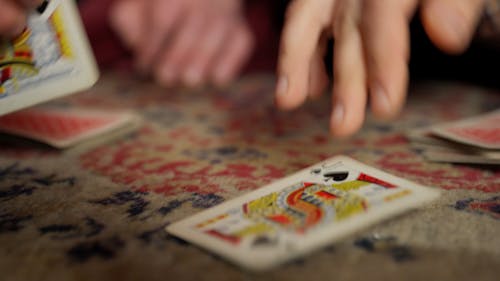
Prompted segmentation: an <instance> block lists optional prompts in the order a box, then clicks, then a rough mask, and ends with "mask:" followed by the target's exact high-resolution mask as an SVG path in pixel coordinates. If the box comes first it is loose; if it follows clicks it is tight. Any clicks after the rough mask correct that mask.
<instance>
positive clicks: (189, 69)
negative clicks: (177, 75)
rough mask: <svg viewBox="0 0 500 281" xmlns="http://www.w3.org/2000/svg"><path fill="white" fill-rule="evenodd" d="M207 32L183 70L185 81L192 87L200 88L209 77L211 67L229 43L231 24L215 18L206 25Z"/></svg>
mask: <svg viewBox="0 0 500 281" xmlns="http://www.w3.org/2000/svg"><path fill="white" fill-rule="evenodd" d="M205 26H207V27H206V29H207V30H206V31H205V32H203V33H202V34H201V37H200V38H198V44H197V50H196V52H194V53H193V55H192V56H191V57H189V58H188V59H187V61H186V66H185V68H184V69H183V81H184V82H185V83H186V84H188V85H190V86H198V85H200V84H202V83H204V82H205V79H206V78H207V77H208V71H209V65H210V64H212V63H214V60H215V58H216V57H217V55H218V54H219V53H220V51H221V49H223V45H224V44H225V42H227V37H228V33H229V31H230V24H228V22H227V21H225V20H221V19H219V18H217V17H215V19H214V20H212V22H211V23H210V24H206V25H205Z"/></svg>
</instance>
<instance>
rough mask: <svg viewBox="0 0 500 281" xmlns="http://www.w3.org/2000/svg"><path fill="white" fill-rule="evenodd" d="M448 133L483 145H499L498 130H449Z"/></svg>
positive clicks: (499, 134)
mask: <svg viewBox="0 0 500 281" xmlns="http://www.w3.org/2000/svg"><path fill="white" fill-rule="evenodd" d="M448 131H449V132H450V133H453V134H455V135H457V136H460V137H463V138H466V139H469V140H473V141H478V142H481V143H485V144H500V128H450V129H448Z"/></svg>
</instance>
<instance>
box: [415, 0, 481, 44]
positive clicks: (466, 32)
mask: <svg viewBox="0 0 500 281" xmlns="http://www.w3.org/2000/svg"><path fill="white" fill-rule="evenodd" d="M484 5H485V1H484V0H425V1H424V2H423V3H422V9H421V10H422V14H421V16H422V24H423V25H424V28H425V30H426V32H427V34H428V36H429V38H430V39H431V40H432V42H434V44H436V46H437V47H439V48H441V49H442V50H443V51H446V52H448V53H451V54H457V53H461V52H463V51H464V50H465V49H466V48H467V46H468V45H469V42H470V41H471V38H472V36H473V34H474V32H475V30H476V27H477V24H478V22H479V18H480V16H481V13H482V11H483V8H484Z"/></svg>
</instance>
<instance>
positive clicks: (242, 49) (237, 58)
mask: <svg viewBox="0 0 500 281" xmlns="http://www.w3.org/2000/svg"><path fill="white" fill-rule="evenodd" d="M226 42H227V46H226V48H224V49H222V50H221V52H220V53H219V57H218V58H217V61H216V62H215V64H214V69H213V75H212V76H213V81H214V83H215V84H216V85H219V86H224V85H226V84H227V83H228V82H230V81H232V80H233V79H234V78H235V77H236V75H237V74H238V72H239V71H240V70H241V68H242V67H243V65H244V64H245V63H246V62H247V61H248V58H249V57H250V55H251V53H252V50H253V47H254V38H253V35H252V33H251V31H250V29H249V28H248V27H247V25H246V23H244V22H240V23H239V24H237V25H236V27H235V28H234V29H233V31H232V32H231V34H230V36H229V37H228V38H227V39H226Z"/></svg>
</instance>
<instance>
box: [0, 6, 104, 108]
mask: <svg viewBox="0 0 500 281" xmlns="http://www.w3.org/2000/svg"><path fill="white" fill-rule="evenodd" d="M97 78H98V70H97V66H96V63H95V59H94V57H93V54H92V52H91V49H90V47H89V43H88V40H87V36H86V34H85V31H84V30H83V28H82V23H81V20H80V16H79V14H78V10H77V8H76V4H75V1H68V0H65V1H62V0H50V1H45V2H44V5H42V6H41V7H40V9H38V11H36V12H34V13H32V14H31V15H29V16H28V24H27V27H26V28H25V30H24V31H23V32H22V34H20V35H19V36H18V37H17V38H14V39H12V40H11V41H0V115H3V114H6V113H10V112H13V111H16V110H19V109H22V108H26V107H29V106H32V105H34V104H38V103H41V102H44V101H47V100H51V99H54V98H57V97H60V96H63V95H67V94H70V93H74V92H78V91H81V90H85V89H87V88H89V87H91V86H92V85H93V84H94V83H95V82H96V80H97Z"/></svg>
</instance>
